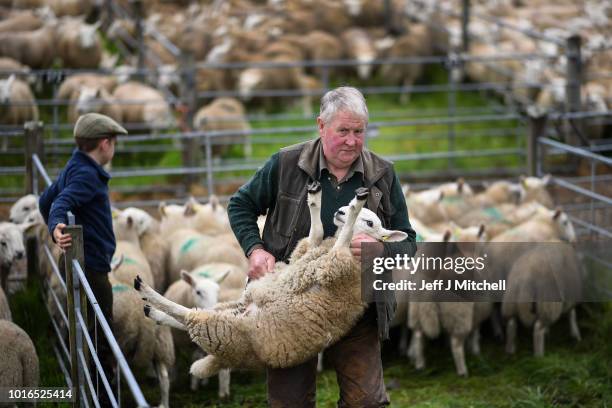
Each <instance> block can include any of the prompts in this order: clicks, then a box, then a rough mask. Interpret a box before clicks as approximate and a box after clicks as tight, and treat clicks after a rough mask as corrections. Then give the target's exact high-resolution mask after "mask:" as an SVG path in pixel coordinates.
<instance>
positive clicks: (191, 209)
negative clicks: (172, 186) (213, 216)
mask: <svg viewBox="0 0 612 408" xmlns="http://www.w3.org/2000/svg"><path fill="white" fill-rule="evenodd" d="M192 198H193V197H192ZM195 213H196V209H195V205H194V203H193V201H192V200H191V199H190V200H189V201H187V203H186V204H185V212H184V213H183V215H184V216H185V217H193V216H194V215H195Z"/></svg>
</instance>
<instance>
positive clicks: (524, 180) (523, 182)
mask: <svg viewBox="0 0 612 408" xmlns="http://www.w3.org/2000/svg"><path fill="white" fill-rule="evenodd" d="M519 184H520V185H522V186H523V187H526V186H527V177H525V175H524V174H521V175H520V176H519Z"/></svg>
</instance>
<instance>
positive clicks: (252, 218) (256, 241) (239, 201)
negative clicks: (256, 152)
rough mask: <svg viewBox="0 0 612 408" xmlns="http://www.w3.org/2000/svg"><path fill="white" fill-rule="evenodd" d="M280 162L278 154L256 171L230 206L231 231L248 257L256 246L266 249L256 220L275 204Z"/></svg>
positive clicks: (231, 199) (233, 197) (237, 193)
mask: <svg viewBox="0 0 612 408" xmlns="http://www.w3.org/2000/svg"><path fill="white" fill-rule="evenodd" d="M278 163H279V154H278V153H276V154H274V155H273V156H272V157H270V159H269V160H268V161H267V162H266V163H265V164H264V165H263V167H262V168H260V169H259V170H257V172H256V173H255V175H254V176H253V178H251V180H249V181H248V182H247V183H246V184H245V185H243V186H242V187H240V189H238V191H237V192H236V193H235V194H234V195H233V196H232V197H231V198H230V201H229V204H228V206H227V212H228V216H229V220H230V225H231V227H232V231H234V235H236V239H237V240H238V242H239V243H240V246H241V247H242V250H243V251H244V253H245V254H246V255H247V256H248V255H250V253H251V252H252V250H253V249H255V248H256V247H257V246H259V247H263V240H262V239H261V236H260V235H259V227H258V226H257V217H258V216H260V215H265V214H266V213H267V211H268V209H269V208H273V207H274V205H275V202H276V192H277V190H278Z"/></svg>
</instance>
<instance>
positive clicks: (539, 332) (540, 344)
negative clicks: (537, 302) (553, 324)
mask: <svg viewBox="0 0 612 408" xmlns="http://www.w3.org/2000/svg"><path fill="white" fill-rule="evenodd" d="M545 335H546V326H544V325H543V324H542V322H541V321H540V320H536V321H535V323H534V324H533V355H534V356H535V357H542V356H544V337H545Z"/></svg>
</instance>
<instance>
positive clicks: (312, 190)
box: [308, 180, 321, 194]
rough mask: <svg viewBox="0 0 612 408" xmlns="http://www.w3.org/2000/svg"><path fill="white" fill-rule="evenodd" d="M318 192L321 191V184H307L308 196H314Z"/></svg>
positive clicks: (315, 181)
mask: <svg viewBox="0 0 612 408" xmlns="http://www.w3.org/2000/svg"><path fill="white" fill-rule="evenodd" d="M319 191H321V183H319V182H318V181H317V180H314V181H313V182H312V183H310V184H308V193H309V194H316V193H318V192H319Z"/></svg>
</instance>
